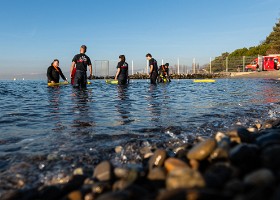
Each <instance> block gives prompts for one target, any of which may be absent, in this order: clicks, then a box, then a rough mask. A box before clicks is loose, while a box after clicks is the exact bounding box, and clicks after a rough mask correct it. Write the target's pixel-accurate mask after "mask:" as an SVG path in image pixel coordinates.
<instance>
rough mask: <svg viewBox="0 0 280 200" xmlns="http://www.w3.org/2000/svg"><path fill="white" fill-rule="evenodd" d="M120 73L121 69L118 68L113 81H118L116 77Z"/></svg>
mask: <svg viewBox="0 0 280 200" xmlns="http://www.w3.org/2000/svg"><path fill="white" fill-rule="evenodd" d="M120 71H121V68H118V69H117V72H116V76H115V80H117V79H118V76H119V74H120Z"/></svg>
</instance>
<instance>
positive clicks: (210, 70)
mask: <svg viewBox="0 0 280 200" xmlns="http://www.w3.org/2000/svg"><path fill="white" fill-rule="evenodd" d="M209 67H210V69H209V72H210V74H212V58H211V57H210V65H209Z"/></svg>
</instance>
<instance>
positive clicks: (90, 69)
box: [88, 65, 92, 77]
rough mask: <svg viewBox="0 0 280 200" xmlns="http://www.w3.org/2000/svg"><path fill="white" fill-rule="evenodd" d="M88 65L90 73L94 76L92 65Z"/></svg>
mask: <svg viewBox="0 0 280 200" xmlns="http://www.w3.org/2000/svg"><path fill="white" fill-rule="evenodd" d="M88 67H89V73H90V74H89V76H90V77H92V65H89V66H88Z"/></svg>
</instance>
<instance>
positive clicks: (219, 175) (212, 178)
mask: <svg viewBox="0 0 280 200" xmlns="http://www.w3.org/2000/svg"><path fill="white" fill-rule="evenodd" d="M232 174H233V169H232V168H231V167H230V165H229V164H228V163H216V164H214V165H212V166H210V167H209V168H208V169H207V170H206V172H205V173H204V179H205V181H206V184H207V187H209V188H216V189H222V188H223V187H224V184H225V183H226V182H227V181H228V180H230V178H231V177H232Z"/></svg>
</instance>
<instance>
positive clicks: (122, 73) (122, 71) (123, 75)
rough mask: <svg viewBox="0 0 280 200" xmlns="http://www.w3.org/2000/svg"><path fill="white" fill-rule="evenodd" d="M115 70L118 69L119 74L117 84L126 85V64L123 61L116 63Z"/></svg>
mask: <svg viewBox="0 0 280 200" xmlns="http://www.w3.org/2000/svg"><path fill="white" fill-rule="evenodd" d="M117 68H120V73H119V75H118V77H117V78H118V84H119V85H125V84H127V78H128V64H127V63H126V62H124V61H121V62H119V63H118V66H117Z"/></svg>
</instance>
